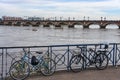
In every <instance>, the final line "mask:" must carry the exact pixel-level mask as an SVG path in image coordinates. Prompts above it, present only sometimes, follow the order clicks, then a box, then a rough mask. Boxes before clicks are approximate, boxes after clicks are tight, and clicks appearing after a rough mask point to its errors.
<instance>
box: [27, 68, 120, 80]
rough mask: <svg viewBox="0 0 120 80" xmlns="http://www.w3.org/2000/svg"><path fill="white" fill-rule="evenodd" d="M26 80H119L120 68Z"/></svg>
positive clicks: (67, 73)
mask: <svg viewBox="0 0 120 80" xmlns="http://www.w3.org/2000/svg"><path fill="white" fill-rule="evenodd" d="M27 80H120V67H117V68H115V67H114V68H107V69H105V70H96V69H92V70H84V71H82V72H79V73H73V72H67V71H63V72H56V73H55V74H53V75H52V76H41V75H40V74H39V75H34V76H31V77H29V78H27Z"/></svg>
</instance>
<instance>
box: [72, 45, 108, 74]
mask: <svg viewBox="0 0 120 80" xmlns="http://www.w3.org/2000/svg"><path fill="white" fill-rule="evenodd" d="M77 48H79V49H80V52H79V53H78V54H77V55H73V56H72V57H71V59H70V70H71V71H73V72H80V71H82V70H83V69H84V65H86V64H85V62H86V60H88V61H89V65H93V64H95V67H96V68H97V69H98V70H103V69H105V68H107V66H108V61H109V60H108V56H107V54H106V53H107V52H108V45H107V44H105V47H104V48H103V49H98V50H97V51H96V50H94V49H92V48H89V50H87V48H86V47H79V46H77ZM87 51H88V52H91V53H93V56H92V57H87V55H85V54H84V53H85V52H87Z"/></svg>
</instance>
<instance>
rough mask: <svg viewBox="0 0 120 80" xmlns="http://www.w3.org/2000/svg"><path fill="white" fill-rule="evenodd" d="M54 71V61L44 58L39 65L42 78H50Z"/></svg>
mask: <svg viewBox="0 0 120 80" xmlns="http://www.w3.org/2000/svg"><path fill="white" fill-rule="evenodd" d="M55 70H56V64H55V61H54V60H53V59H51V58H44V59H43V61H42V64H41V73H42V74H43V75H44V76H50V75H52V74H54V72H55Z"/></svg>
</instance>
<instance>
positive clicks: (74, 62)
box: [70, 55, 84, 72]
mask: <svg viewBox="0 0 120 80" xmlns="http://www.w3.org/2000/svg"><path fill="white" fill-rule="evenodd" d="M83 65H84V59H83V57H81V56H79V55H74V56H72V58H71V59H70V70H71V71H73V72H80V71H82V70H83Z"/></svg>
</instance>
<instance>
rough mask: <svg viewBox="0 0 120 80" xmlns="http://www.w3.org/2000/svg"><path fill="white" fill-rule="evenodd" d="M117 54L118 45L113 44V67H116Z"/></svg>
mask: <svg viewBox="0 0 120 80" xmlns="http://www.w3.org/2000/svg"><path fill="white" fill-rule="evenodd" d="M116 59H117V53H116V44H113V66H115V65H116Z"/></svg>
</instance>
